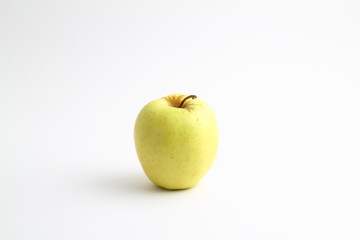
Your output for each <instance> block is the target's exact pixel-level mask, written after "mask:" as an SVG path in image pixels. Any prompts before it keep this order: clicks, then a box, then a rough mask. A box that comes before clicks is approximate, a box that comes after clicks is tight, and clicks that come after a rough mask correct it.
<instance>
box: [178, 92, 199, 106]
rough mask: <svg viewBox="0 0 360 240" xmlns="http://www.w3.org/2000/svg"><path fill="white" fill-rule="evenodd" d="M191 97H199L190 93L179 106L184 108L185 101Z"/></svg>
mask: <svg viewBox="0 0 360 240" xmlns="http://www.w3.org/2000/svg"><path fill="white" fill-rule="evenodd" d="M189 98H191V99H195V98H197V96H196V95H189V96H187V97H186V98H184V99H183V100H182V101H181V103H180V105H179V108H182V106H183V105H184V103H185V101H186V100H188V99H189Z"/></svg>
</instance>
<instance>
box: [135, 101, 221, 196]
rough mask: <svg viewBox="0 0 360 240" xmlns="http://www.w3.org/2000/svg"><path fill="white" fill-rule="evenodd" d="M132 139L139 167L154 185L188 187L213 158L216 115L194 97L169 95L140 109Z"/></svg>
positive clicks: (215, 146)
mask: <svg viewBox="0 0 360 240" xmlns="http://www.w3.org/2000/svg"><path fill="white" fill-rule="evenodd" d="M134 140H135V147H136V152H137V155H138V157H139V160H140V163H141V166H142V168H143V170H144V172H145V174H146V176H147V177H148V178H149V179H150V180H151V181H152V182H153V183H154V184H156V185H158V186H160V187H163V188H166V189H186V188H191V187H193V186H194V185H196V184H197V183H198V182H199V181H200V179H201V178H202V177H204V175H205V174H206V173H207V172H208V170H209V169H210V167H211V165H212V163H213V161H214V159H215V156H216V152H217V148H218V142H219V136H218V127H217V120H216V116H215V114H214V112H213V110H212V109H211V108H210V107H209V105H208V104H207V103H206V102H204V101H202V100H200V99H199V98H197V97H196V96H195V95H184V94H171V95H168V96H166V97H163V98H160V99H157V100H154V101H151V102H150V103H148V104H147V105H145V106H144V107H143V109H142V110H141V111H140V113H139V115H138V117H137V119H136V122H135V128H134Z"/></svg>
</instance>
